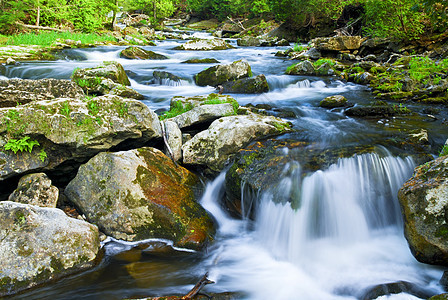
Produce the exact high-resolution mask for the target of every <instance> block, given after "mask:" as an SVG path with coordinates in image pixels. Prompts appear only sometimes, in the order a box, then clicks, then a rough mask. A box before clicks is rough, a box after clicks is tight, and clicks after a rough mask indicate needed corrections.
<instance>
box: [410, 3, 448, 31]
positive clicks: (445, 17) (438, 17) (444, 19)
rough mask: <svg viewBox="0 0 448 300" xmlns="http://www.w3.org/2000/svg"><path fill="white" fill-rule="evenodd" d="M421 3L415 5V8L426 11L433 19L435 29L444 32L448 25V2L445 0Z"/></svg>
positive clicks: (432, 23)
mask: <svg viewBox="0 0 448 300" xmlns="http://www.w3.org/2000/svg"><path fill="white" fill-rule="evenodd" d="M420 2H422V3H421V5H419V6H415V7H414V10H421V9H423V11H424V12H425V14H427V15H428V16H429V18H430V19H431V26H432V27H433V30H435V31H439V32H443V31H445V30H446V28H447V27H448V3H447V1H444V0H442V1H441V0H425V1H420Z"/></svg>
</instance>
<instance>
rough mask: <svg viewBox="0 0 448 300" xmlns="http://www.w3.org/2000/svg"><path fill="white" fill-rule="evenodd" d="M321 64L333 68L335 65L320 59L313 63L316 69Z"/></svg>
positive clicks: (330, 61) (326, 59)
mask: <svg viewBox="0 0 448 300" xmlns="http://www.w3.org/2000/svg"><path fill="white" fill-rule="evenodd" d="M323 64H329V65H330V66H331V67H334V66H335V65H336V62H335V61H334V60H332V59H329V58H320V59H318V60H316V61H315V62H314V63H313V65H314V67H315V68H318V67H320V66H322V65H323Z"/></svg>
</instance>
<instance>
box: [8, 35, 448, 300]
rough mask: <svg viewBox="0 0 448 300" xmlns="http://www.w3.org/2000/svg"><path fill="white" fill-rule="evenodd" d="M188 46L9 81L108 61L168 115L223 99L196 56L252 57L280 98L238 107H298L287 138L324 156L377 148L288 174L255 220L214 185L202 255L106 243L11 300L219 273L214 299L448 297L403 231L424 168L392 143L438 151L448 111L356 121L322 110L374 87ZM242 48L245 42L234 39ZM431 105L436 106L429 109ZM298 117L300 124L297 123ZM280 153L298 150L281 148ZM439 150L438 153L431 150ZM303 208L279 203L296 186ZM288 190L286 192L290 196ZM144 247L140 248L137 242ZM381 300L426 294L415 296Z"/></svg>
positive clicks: (183, 287)
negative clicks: (200, 81)
mask: <svg viewBox="0 0 448 300" xmlns="http://www.w3.org/2000/svg"><path fill="white" fill-rule="evenodd" d="M184 42H185V41H181V40H165V41H157V42H156V43H157V46H152V47H151V46H145V47H142V48H144V49H147V50H152V51H155V52H157V53H160V54H163V55H166V56H168V57H169V59H168V60H154V61H151V60H145V61H142V60H127V59H122V58H120V57H119V52H120V51H121V50H123V49H124V48H125V47H119V46H107V47H106V46H104V47H97V48H89V49H69V50H63V51H61V52H60V53H59V54H58V57H59V59H58V60H56V61H38V62H24V63H21V64H19V65H16V66H7V67H6V71H5V73H4V74H3V76H0V77H1V78H4V77H6V78H23V79H41V78H57V79H69V78H70V76H71V74H72V73H73V70H74V69H75V68H86V67H94V66H96V65H98V64H100V63H101V62H102V61H106V60H115V61H118V62H119V63H121V64H122V65H123V67H124V69H125V70H126V71H127V73H128V76H129V78H130V80H131V85H132V88H134V89H135V90H137V91H138V92H140V93H141V94H143V95H144V96H145V99H144V100H142V101H143V102H144V103H145V104H146V105H147V106H148V107H150V108H151V109H153V110H155V111H156V112H157V113H161V112H163V111H165V110H167V109H168V108H169V105H170V99H171V98H172V97H173V96H189V95H191V96H195V95H204V94H209V93H212V92H215V89H214V88H213V87H199V86H196V85H195V84H194V81H193V76H194V75H195V74H197V73H199V72H200V71H202V70H203V69H205V68H207V67H209V66H212V65H213V64H185V63H182V62H183V61H185V60H187V59H191V58H215V59H217V60H219V61H220V63H221V64H228V63H231V62H233V61H236V60H239V59H244V60H246V61H247V62H249V64H250V65H251V67H252V71H253V73H254V75H258V74H265V75H266V78H267V80H268V83H269V86H270V92H268V93H265V94H261V95H247V94H246V95H244V94H233V95H232V96H233V97H234V98H235V99H236V100H237V101H238V102H239V103H240V105H247V104H253V105H257V104H267V105H269V108H268V110H269V111H271V112H272V113H273V114H274V115H275V114H276V113H278V111H283V112H285V111H286V112H288V113H289V114H288V116H291V117H289V118H287V119H288V120H289V121H290V122H292V124H293V128H294V129H296V131H294V132H293V133H289V134H286V135H284V136H282V137H280V138H284V139H288V140H292V141H306V142H310V143H313V145H315V146H314V147H316V149H317V150H319V149H321V150H323V149H328V148H332V147H339V148H341V147H347V148H348V147H353V149H355V148H356V147H357V146H367V145H368V146H376V147H375V149H377V150H376V152H373V153H362V154H361V153H355V152H354V153H352V156H351V157H347V158H340V159H339V160H337V161H336V162H335V163H333V164H331V165H330V166H329V167H326V168H325V169H322V170H318V171H315V172H311V173H310V174H308V175H307V176H305V177H303V176H301V174H300V169H301V162H299V161H290V162H289V163H290V164H295V165H296V168H295V169H296V170H297V171H296V172H287V173H285V174H284V176H282V178H279V182H280V183H279V184H280V188H278V189H276V190H267V191H264V192H259V193H258V194H257V195H255V197H256V200H257V201H255V202H254V203H255V204H254V205H256V207H255V208H254V210H255V211H256V214H255V215H256V218H255V219H254V220H251V219H249V218H247V217H244V218H242V219H235V218H233V217H231V216H230V215H228V214H227V212H226V211H225V210H223V208H222V206H221V199H222V198H223V197H224V193H225V171H223V172H222V173H221V174H220V175H219V176H217V177H216V178H215V179H214V180H212V181H210V182H207V183H205V184H206V186H205V189H204V193H203V195H202V198H201V200H200V201H201V203H202V205H203V206H204V207H205V208H206V209H207V210H208V211H209V212H210V213H211V214H212V215H213V216H214V218H215V219H216V222H217V224H218V233H217V236H216V240H215V242H214V243H213V244H212V245H211V246H210V247H209V248H208V249H207V250H206V251H205V252H204V253H198V252H191V251H188V250H187V249H177V248H173V247H171V246H170V242H169V241H164V240H155V241H153V243H151V246H150V247H148V248H146V249H141V248H139V247H138V245H137V244H138V243H124V242H120V241H116V240H113V239H110V238H108V239H107V240H106V242H105V243H104V244H105V245H104V248H105V255H104V258H103V259H102V260H101V262H100V263H99V265H98V266H97V267H95V268H93V269H91V270H88V271H85V272H82V273H79V274H75V275H73V276H69V277H66V278H63V279H61V280H59V281H56V282H53V283H50V284H48V285H46V286H44V287H39V288H36V289H33V290H29V291H26V292H25V293H22V294H20V295H17V296H15V297H11V299H123V298H137V297H148V296H162V295H170V294H186V293H187V292H188V291H189V290H190V289H191V288H192V287H193V285H194V284H195V283H196V282H197V280H198V279H199V278H200V277H201V276H202V275H204V274H205V273H206V272H209V276H208V277H209V279H211V280H213V281H215V284H211V285H207V287H206V288H205V289H204V291H205V292H209V293H220V292H237V293H238V299H255V300H262V299H277V300H282V299H325V300H327V299H329V300H331V299H362V298H363V297H364V295H365V293H366V291H368V290H369V289H370V288H372V287H374V286H376V285H379V284H385V283H391V282H398V281H406V282H409V283H411V284H412V285H413V286H414V287H415V289H417V290H420V291H422V292H423V293H426V294H428V295H435V294H438V293H442V292H443V289H442V287H441V286H440V284H439V279H440V278H441V276H442V273H443V269H441V268H438V267H434V266H430V265H425V264H421V263H419V262H417V261H416V260H415V259H414V257H413V256H412V254H411V252H410V250H409V248H408V245H407V242H406V240H405V238H404V236H403V224H402V218H401V213H400V207H399V205H398V200H397V196H396V195H397V191H398V189H399V188H400V187H401V185H402V184H403V183H404V182H405V181H406V180H407V179H409V178H410V177H411V175H412V172H413V169H414V167H415V166H416V165H417V162H416V161H415V160H414V159H413V158H412V157H411V156H409V155H408V154H407V153H404V152H403V150H400V149H396V148H395V147H388V146H387V143H384V141H385V140H387V139H390V138H391V137H393V136H394V135H395V134H396V133H397V132H400V131H402V130H403V129H408V128H416V129H419V128H423V129H426V130H427V131H428V135H429V136H430V140H431V141H430V142H431V145H432V146H433V149H437V147H441V146H442V145H443V143H444V141H445V139H446V138H447V136H448V130H447V126H446V125H443V124H442V121H444V120H443V116H445V117H446V116H448V111H447V109H446V108H444V107H437V108H438V109H439V110H440V113H439V115H437V117H438V119H437V120H434V119H431V118H428V116H427V115H426V114H424V113H421V112H422V111H424V109H425V108H426V106H425V105H424V104H419V103H409V104H408V103H406V106H407V107H409V108H410V109H411V110H414V111H417V112H420V113H418V114H416V115H415V116H412V117H406V118H398V117H397V118H390V119H382V120H376V121H368V120H361V119H354V118H350V117H347V116H345V115H344V113H343V110H342V109H334V110H327V109H324V108H320V107H319V106H318V104H319V102H320V101H321V100H322V99H323V98H325V97H327V96H330V95H338V94H339V95H344V96H345V97H346V98H347V99H348V100H349V101H350V102H351V103H353V104H366V103H369V102H370V101H374V100H375V99H374V97H373V95H372V94H371V93H370V91H369V90H368V88H367V87H365V86H361V85H357V84H353V83H346V82H342V81H340V80H338V79H337V78H336V77H325V78H319V77H304V76H289V75H284V72H285V70H286V68H287V67H288V66H289V65H291V64H292V63H293V62H291V61H287V60H284V59H282V58H278V57H275V56H274V54H275V53H276V52H277V51H278V50H284V49H286V47H271V48H264V47H257V48H255V47H237V48H236V49H229V50H223V51H203V52H198V51H178V50H172V49H173V48H174V47H175V46H177V45H179V44H181V43H184ZM230 43H232V44H233V45H234V46H236V42H235V41H232V40H231V41H230ZM155 70H164V71H168V72H171V73H173V74H175V75H177V76H179V77H181V78H183V80H181V81H179V82H172V81H169V80H165V81H163V82H156V83H154V81H153V76H152V73H153V72H154V71H155ZM428 107H429V106H428ZM293 116H295V117H293ZM282 151H285V152H287V151H289V150H288V149H286V148H285V149H283V150H282ZM433 152H434V153H433V154H434V155H437V153H438V150H437V151H433ZM292 190H295V191H296V192H295V193H293V194H294V195H296V199H293V200H296V201H299V202H300V206H299V208H296V209H293V208H292V207H291V205H290V203H288V202H282V201H274V200H275V199H280V198H282V197H286V196H285V195H286V194H288V195H289V194H291V191H292ZM282 193H284V195H283V194H282ZM136 246H137V247H136ZM377 299H423V298H420V297H419V296H418V295H417V296H415V295H411V294H408V293H405V292H403V293H399V294H392V295H389V296H380V297H379V298H377Z"/></svg>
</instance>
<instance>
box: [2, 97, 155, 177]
mask: <svg viewBox="0 0 448 300" xmlns="http://www.w3.org/2000/svg"><path fill="white" fill-rule="evenodd" d="M11 111H13V113H11ZM0 119H1V120H5V122H2V123H0V181H1V180H3V179H5V178H9V177H12V176H16V175H19V174H23V173H29V172H31V171H33V170H35V171H43V170H54V169H60V167H62V166H61V164H62V165H64V164H67V163H69V162H73V163H76V162H78V161H85V160H86V159H88V158H90V157H92V156H93V155H95V154H96V153H98V152H100V151H106V150H108V149H110V148H111V147H113V146H116V145H118V144H120V143H122V142H131V141H132V142H133V143H135V144H137V145H138V144H140V145H143V144H144V143H146V142H148V141H149V140H150V139H152V138H157V137H161V133H160V132H161V129H160V123H159V120H158V116H157V115H156V114H155V113H154V112H153V111H151V110H150V109H149V108H148V107H147V106H146V105H145V104H143V103H142V102H140V101H137V100H132V99H125V98H121V97H118V96H112V95H106V96H101V97H96V98H92V99H91V100H88V101H82V100H76V99H56V100H51V101H38V102H32V103H28V104H26V105H21V106H18V107H16V108H14V109H9V108H2V109H0ZM11 136H18V137H17V139H19V138H20V139H22V138H28V139H29V140H28V141H27V142H29V141H34V140H35V141H36V142H38V143H39V145H35V146H34V147H33V149H32V151H29V152H28V151H19V152H17V153H16V154H15V153H13V152H12V151H9V150H5V149H4V146H5V145H6V144H7V143H8V142H10V137H11ZM30 137H31V138H30ZM78 164H79V163H78ZM60 171H64V170H60ZM66 171H67V172H70V171H72V170H71V169H70V170H66Z"/></svg>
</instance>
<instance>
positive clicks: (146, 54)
mask: <svg viewBox="0 0 448 300" xmlns="http://www.w3.org/2000/svg"><path fill="white" fill-rule="evenodd" d="M120 57H123V58H128V59H153V60H156V59H168V57H166V56H165V55H162V54H159V53H155V52H154V51H149V50H145V49H142V48H140V47H136V46H130V47H128V48H126V49H124V50H122V51H121V52H120Z"/></svg>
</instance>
